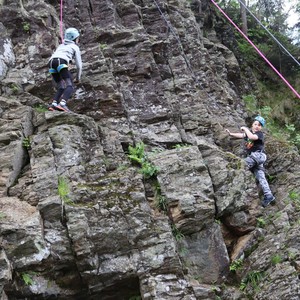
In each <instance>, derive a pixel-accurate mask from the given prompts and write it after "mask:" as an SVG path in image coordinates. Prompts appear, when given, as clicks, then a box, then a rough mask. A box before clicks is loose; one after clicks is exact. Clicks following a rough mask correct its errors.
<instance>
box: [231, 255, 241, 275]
mask: <svg viewBox="0 0 300 300" xmlns="http://www.w3.org/2000/svg"><path fill="white" fill-rule="evenodd" d="M243 263H244V261H243V259H241V258H239V259H236V260H234V261H233V262H232V263H231V264H230V266H229V270H230V271H232V272H235V271H236V270H240V269H242V268H243Z"/></svg>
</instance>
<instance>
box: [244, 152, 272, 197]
mask: <svg viewBox="0 0 300 300" xmlns="http://www.w3.org/2000/svg"><path fill="white" fill-rule="evenodd" d="M266 160H267V156H266V154H265V153H263V152H252V153H251V154H250V155H249V156H248V157H247V158H246V159H245V162H246V164H247V167H248V169H249V170H250V171H251V172H252V173H253V174H254V175H255V178H256V179H257V181H258V182H259V184H260V186H261V188H262V190H263V193H264V196H265V197H268V196H271V195H272V192H271V190H270V187H269V183H268V181H267V179H266V174H265V169H264V163H265V161H266Z"/></svg>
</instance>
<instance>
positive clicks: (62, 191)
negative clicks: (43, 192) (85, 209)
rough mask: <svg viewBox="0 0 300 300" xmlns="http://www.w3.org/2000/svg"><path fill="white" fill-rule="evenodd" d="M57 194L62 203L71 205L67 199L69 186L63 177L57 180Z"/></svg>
mask: <svg viewBox="0 0 300 300" xmlns="http://www.w3.org/2000/svg"><path fill="white" fill-rule="evenodd" d="M58 194H59V196H60V198H61V199H62V201H63V202H64V203H66V204H73V201H72V200H71V199H70V197H69V194H70V188H69V184H68V182H67V180H66V179H65V178H64V177H59V178H58Z"/></svg>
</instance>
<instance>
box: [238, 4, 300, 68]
mask: <svg viewBox="0 0 300 300" xmlns="http://www.w3.org/2000/svg"><path fill="white" fill-rule="evenodd" d="M238 2H239V3H240V4H241V5H242V6H243V7H244V8H245V9H246V10H247V12H248V13H249V14H250V15H251V16H252V17H253V18H254V19H255V20H256V21H257V22H258V24H259V25H260V26H261V27H262V28H263V29H265V30H266V31H267V32H268V34H269V35H270V36H271V37H272V38H273V40H274V41H275V42H276V43H277V44H278V45H279V46H280V47H281V48H282V50H283V51H284V52H285V53H286V54H287V55H289V56H290V57H291V58H292V59H293V60H294V62H295V63H296V64H297V65H298V66H300V63H299V62H298V60H297V59H296V58H295V57H294V56H293V55H292V54H291V53H290V52H289V51H288V50H287V49H286V48H285V47H284V46H283V45H282V44H281V43H280V41H279V40H278V39H277V38H276V37H275V36H274V35H273V34H272V33H271V32H270V30H268V28H267V27H266V26H264V25H263V24H262V23H261V22H260V21H259V20H258V19H257V18H256V16H255V15H254V14H253V13H252V12H251V11H250V9H249V8H248V7H247V6H246V4H245V3H243V1H241V0H238Z"/></svg>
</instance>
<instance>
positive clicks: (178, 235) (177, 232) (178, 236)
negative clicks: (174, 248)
mask: <svg viewBox="0 0 300 300" xmlns="http://www.w3.org/2000/svg"><path fill="white" fill-rule="evenodd" d="M171 228H172V234H173V236H174V237H175V240H176V241H180V240H182V239H183V238H184V234H183V233H182V232H181V231H180V230H179V229H178V228H177V227H176V225H175V224H172V225H171Z"/></svg>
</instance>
